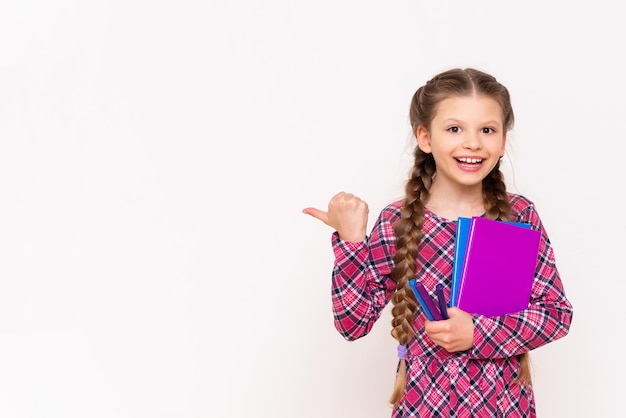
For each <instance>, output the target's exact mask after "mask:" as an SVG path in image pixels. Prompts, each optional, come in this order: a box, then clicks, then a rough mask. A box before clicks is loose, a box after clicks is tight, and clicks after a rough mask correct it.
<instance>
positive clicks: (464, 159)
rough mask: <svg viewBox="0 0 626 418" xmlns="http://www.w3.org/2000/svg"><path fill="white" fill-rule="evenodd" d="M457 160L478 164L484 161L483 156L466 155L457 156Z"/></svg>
mask: <svg viewBox="0 0 626 418" xmlns="http://www.w3.org/2000/svg"><path fill="white" fill-rule="evenodd" d="M457 160H459V161H460V162H462V163H469V164H477V163H480V162H482V161H483V160H482V158H465V157H462V158H457Z"/></svg>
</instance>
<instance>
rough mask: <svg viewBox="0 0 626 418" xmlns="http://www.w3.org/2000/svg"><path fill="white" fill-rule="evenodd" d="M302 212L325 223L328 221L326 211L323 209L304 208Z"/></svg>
mask: <svg viewBox="0 0 626 418" xmlns="http://www.w3.org/2000/svg"><path fill="white" fill-rule="evenodd" d="M302 213H304V214H307V215H310V216H312V217H314V218H316V219H319V220H320V221H322V222H324V223H325V224H327V223H328V212H324V211H323V210H319V209H315V208H304V209H302Z"/></svg>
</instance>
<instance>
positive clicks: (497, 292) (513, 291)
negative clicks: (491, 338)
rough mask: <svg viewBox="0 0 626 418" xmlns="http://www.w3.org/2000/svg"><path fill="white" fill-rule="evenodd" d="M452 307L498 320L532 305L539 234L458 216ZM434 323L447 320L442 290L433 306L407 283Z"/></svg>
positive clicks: (515, 225)
mask: <svg viewBox="0 0 626 418" xmlns="http://www.w3.org/2000/svg"><path fill="white" fill-rule="evenodd" d="M455 239H456V241H455V248H454V261H453V263H454V264H453V268H452V288H451V292H450V306H451V307H455V306H456V307H458V308H459V309H462V310H463V311H465V312H467V313H470V314H479V315H484V316H489V317H492V316H500V315H505V314H509V313H514V312H519V311H521V310H523V309H526V308H527V307H528V304H529V302H530V297H531V292H532V285H533V281H534V278H535V270H536V268H537V257H538V254H539V241H540V239H541V233H540V232H539V231H536V230H534V229H531V228H530V225H528V224H524V223H519V222H501V221H495V220H491V219H486V218H482V217H472V218H464V217H461V218H458V220H457V229H456V237H455ZM409 284H410V285H411V288H412V290H413V293H414V294H415V297H416V299H417V301H418V303H420V306H421V307H422V310H423V311H424V313H425V314H426V316H427V317H428V319H430V320H440V319H446V318H447V316H444V312H445V311H446V303H445V300H443V288H442V287H441V285H438V286H437V287H438V289H437V299H438V305H439V306H437V305H435V303H434V301H433V299H432V298H431V297H430V295H429V294H428V292H427V291H426V289H424V286H423V285H422V284H421V283H420V281H419V280H411V281H410V282H409Z"/></svg>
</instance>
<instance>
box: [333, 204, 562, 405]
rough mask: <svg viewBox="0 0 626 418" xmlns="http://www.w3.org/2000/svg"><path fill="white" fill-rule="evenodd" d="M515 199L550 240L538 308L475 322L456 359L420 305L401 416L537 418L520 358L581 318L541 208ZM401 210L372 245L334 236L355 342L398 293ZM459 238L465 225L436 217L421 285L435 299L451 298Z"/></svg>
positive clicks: (337, 308)
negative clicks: (430, 331) (521, 378)
mask: <svg viewBox="0 0 626 418" xmlns="http://www.w3.org/2000/svg"><path fill="white" fill-rule="evenodd" d="M509 199H510V201H511V204H512V206H513V217H512V220H513V221H516V222H525V223H529V224H530V225H531V227H532V228H533V229H536V230H539V231H541V233H542V235H541V241H540V245H539V257H538V262H537V269H536V271H535V281H534V284H533V288H532V296H531V301H530V305H529V307H528V309H525V310H523V311H521V312H518V313H516V314H510V315H503V316H499V317H492V318H488V317H485V316H481V315H473V322H474V345H473V347H472V348H471V349H469V350H466V351H462V352H456V353H449V352H447V351H446V350H445V349H443V348H441V347H439V346H436V345H434V344H433V342H432V341H431V340H430V338H429V337H428V336H427V335H426V333H425V331H424V321H425V319H426V316H425V315H424V313H423V312H421V311H420V308H419V304H418V312H417V315H416V317H415V321H414V329H415V331H416V333H417V336H416V337H414V338H413V339H411V341H409V343H408V344H407V355H406V358H407V368H408V371H407V386H406V390H405V393H404V396H403V398H402V399H401V401H400V403H399V404H398V406H397V407H396V408H394V410H393V413H392V417H393V418H400V417H423V418H425V417H428V418H430V417H458V418H463V417H472V418H476V417H487V418H493V417H506V418H515V417H526V418H531V417H535V416H536V413H535V401H534V397H533V391H532V387H531V386H530V385H528V386H522V385H519V384H516V383H513V380H514V379H515V378H516V377H517V375H518V372H519V360H518V357H517V356H516V355H517V354H521V353H525V352H528V351H530V350H532V349H535V348H537V347H541V346H543V345H545V344H547V343H549V342H551V341H554V340H557V339H559V338H561V337H564V336H565V335H566V334H567V333H568V332H569V327H570V323H571V320H572V313H573V311H572V305H571V304H570V302H569V301H568V300H567V298H566V296H565V293H564V290H563V285H562V283H561V279H560V276H559V273H558V271H557V268H556V265H555V259H554V253H553V250H552V246H551V244H550V240H549V239H548V236H547V234H546V231H545V229H544V227H543V225H542V223H541V220H540V219H539V215H538V213H537V211H536V210H535V207H534V205H533V203H532V202H531V201H529V200H528V199H526V198H525V197H523V196H520V195H516V194H509ZM401 205H402V202H400V201H398V202H395V203H392V204H390V205H389V206H387V207H386V208H385V209H383V210H382V212H381V213H380V215H379V217H378V219H377V220H376V223H375V225H374V227H373V228H372V231H371V233H370V235H369V236H368V237H367V238H366V240H365V241H364V242H346V241H342V240H341V239H340V238H339V236H338V234H337V232H335V233H333V237H332V245H333V251H334V254H335V265H334V268H333V274H332V302H333V313H334V321H335V326H336V328H337V330H338V331H339V332H340V333H341V335H343V337H344V338H345V339H347V340H355V339H357V338H360V337H363V336H365V335H366V334H368V333H369V331H370V330H371V329H372V326H373V325H374V323H375V322H376V320H377V319H378V318H379V317H380V315H381V312H382V311H383V309H384V308H385V306H386V305H387V303H388V302H389V300H390V298H391V296H392V293H393V291H394V289H395V282H394V281H393V280H392V279H391V276H390V274H391V270H392V268H393V265H394V262H393V256H394V253H395V245H396V244H395V242H396V238H395V235H394V232H393V225H394V223H395V222H396V221H397V220H398V219H399V218H400V208H401ZM455 231H456V221H452V220H448V219H443V218H441V217H438V216H437V215H435V214H434V213H432V212H430V211H428V210H426V212H425V214H424V226H423V232H424V237H423V239H422V242H421V243H420V246H419V255H418V258H417V275H416V278H418V279H419V280H421V281H422V283H423V284H424V286H425V287H426V289H428V291H429V292H430V293H431V295H434V293H435V286H436V285H437V284H438V283H441V284H443V285H444V289H445V295H446V300H449V299H450V281H451V278H452V259H453V255H454V239H455ZM494 245H497V243H494Z"/></svg>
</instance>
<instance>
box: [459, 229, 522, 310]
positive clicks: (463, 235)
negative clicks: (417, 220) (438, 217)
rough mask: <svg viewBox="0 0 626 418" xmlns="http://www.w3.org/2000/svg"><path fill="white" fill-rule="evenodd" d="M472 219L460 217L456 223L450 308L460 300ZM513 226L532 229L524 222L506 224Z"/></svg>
mask: <svg viewBox="0 0 626 418" xmlns="http://www.w3.org/2000/svg"><path fill="white" fill-rule="evenodd" d="M471 223H472V218H465V217H459V218H458V219H457V221H456V236H455V241H454V261H453V263H452V286H451V292H450V307H454V306H457V303H458V300H459V284H460V280H461V272H462V271H463V264H464V262H465V253H466V252H467V236H468V234H469V230H470V225H471ZM505 223H508V224H512V225H517V226H521V227H522V228H530V224H526V223H522V222H505Z"/></svg>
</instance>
